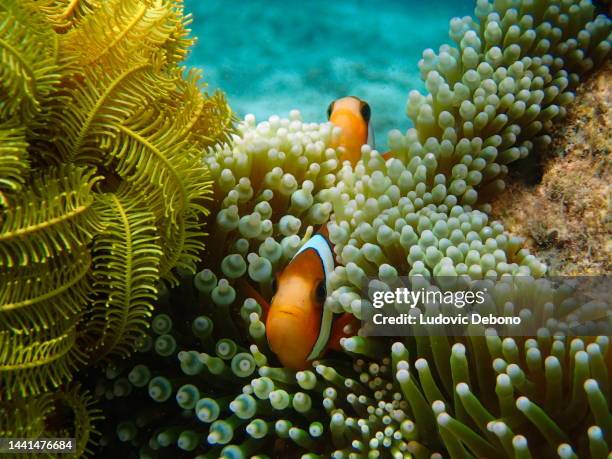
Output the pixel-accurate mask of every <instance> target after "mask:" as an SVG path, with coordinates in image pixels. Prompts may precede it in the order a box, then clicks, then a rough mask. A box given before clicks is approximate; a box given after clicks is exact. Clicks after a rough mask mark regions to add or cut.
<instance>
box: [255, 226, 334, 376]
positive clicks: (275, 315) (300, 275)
mask: <svg viewBox="0 0 612 459" xmlns="http://www.w3.org/2000/svg"><path fill="white" fill-rule="evenodd" d="M333 269H334V262H333V252H332V250H331V247H330V246H329V242H328V241H327V239H326V238H325V237H324V236H322V235H321V234H317V235H315V236H314V237H312V238H311V239H310V240H309V241H308V242H307V243H306V244H305V245H304V246H303V247H302V248H301V249H300V250H299V251H298V253H297V254H296V255H295V256H294V258H293V259H292V260H291V262H290V263H289V264H288V265H287V267H286V268H285V269H284V270H283V271H282V272H281V273H280V274H278V276H277V278H276V279H275V281H274V285H273V290H274V296H273V298H272V302H271V303H270V309H269V311H268V315H267V318H266V335H267V338H268V344H269V345H270V349H271V350H272V351H273V352H274V353H275V354H276V356H277V357H278V359H279V360H280V362H281V363H282V364H283V366H285V367H287V368H291V369H293V370H303V369H306V368H308V367H309V366H310V365H311V361H312V360H313V359H315V358H317V357H319V356H320V355H321V354H322V353H323V351H324V350H325V348H326V346H327V343H328V340H329V336H330V332H331V322H332V317H331V313H329V312H326V310H325V308H324V307H323V305H324V303H325V300H326V298H327V277H328V275H329V273H330V272H331V271H332V270H333Z"/></svg>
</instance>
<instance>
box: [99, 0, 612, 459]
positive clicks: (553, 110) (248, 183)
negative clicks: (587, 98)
mask: <svg viewBox="0 0 612 459" xmlns="http://www.w3.org/2000/svg"><path fill="white" fill-rule="evenodd" d="M594 11H595V10H594V7H593V5H592V4H591V2H589V1H584V0H583V1H580V2H575V1H559V2H543V1H532V0H525V1H521V2H519V1H511V0H508V1H495V2H494V3H493V4H491V3H488V2H486V1H479V2H478V3H477V8H476V16H477V17H478V19H479V22H476V21H475V20H473V19H471V18H463V19H455V20H453V21H452V22H451V38H453V40H454V41H455V42H456V43H457V45H458V48H453V47H450V46H443V47H442V48H441V49H440V52H439V53H438V54H436V53H434V52H433V51H431V50H428V51H426V52H425V53H424V58H423V61H422V62H421V64H420V67H421V70H422V72H423V77H424V79H425V81H426V83H427V88H428V90H429V91H430V94H428V95H425V96H424V95H420V94H417V93H414V92H413V93H411V95H410V101H409V105H408V115H409V116H410V117H411V118H412V119H413V120H414V123H415V128H414V129H411V130H409V131H408V132H407V133H406V134H405V135H403V134H401V133H399V132H397V131H395V132H392V133H391V134H390V138H389V140H390V142H389V143H390V146H391V151H392V159H389V160H387V161H385V160H384V159H383V158H382V157H381V156H380V155H379V153H378V152H376V151H374V150H372V149H371V148H369V147H367V146H366V147H363V155H362V161H360V162H359V163H358V164H357V165H356V166H355V168H351V167H350V166H349V165H348V164H346V163H345V164H344V165H341V164H339V162H338V155H339V153H341V152H338V151H336V150H334V149H333V148H330V145H331V143H330V142H331V139H332V138H333V136H334V131H333V129H332V128H331V126H330V125H329V124H323V125H319V124H308V123H303V122H302V121H301V120H299V118H298V115H297V113H294V114H292V115H291V117H290V119H288V120H284V119H280V118H278V117H272V118H270V119H269V121H267V122H263V123H260V124H259V125H255V120H254V119H253V118H252V117H250V116H249V117H247V118H246V119H245V121H244V122H243V123H242V124H241V125H240V126H239V127H238V133H237V134H236V135H235V136H234V137H233V138H232V139H231V141H230V142H228V143H227V144H225V145H221V146H219V147H215V148H214V149H211V150H209V151H208V153H207V154H206V157H205V162H206V163H207V164H208V166H209V168H210V169H211V172H212V175H213V177H214V181H215V185H214V189H215V196H216V199H217V201H216V202H217V203H218V204H217V206H218V207H217V209H215V212H216V213H214V214H213V215H215V218H216V223H215V224H214V225H215V226H214V229H213V231H212V238H213V241H214V242H213V244H210V245H209V247H210V246H211V245H212V249H211V252H210V254H211V255H210V257H209V258H208V261H207V266H208V267H207V269H205V270H203V271H201V272H200V273H198V274H197V275H196V276H195V277H194V278H193V279H192V277H191V276H190V275H188V274H185V275H184V276H183V278H182V282H181V284H180V286H179V287H178V288H176V289H174V290H172V291H167V292H165V293H164V294H163V295H162V296H161V298H160V305H159V308H158V315H156V316H155V317H154V318H153V320H152V323H151V325H152V326H151V331H150V333H149V336H148V337H147V338H146V339H144V340H142V342H141V343H140V353H139V354H138V355H137V356H136V357H135V358H134V359H132V360H131V361H130V362H122V363H121V364H118V365H114V366H111V367H109V368H108V370H107V371H106V378H105V379H104V380H101V381H99V382H98V385H97V387H96V393H97V394H99V395H101V396H105V397H106V398H107V399H109V400H110V402H109V403H108V404H107V410H108V412H109V413H114V414H113V416H112V418H113V419H117V420H118V422H117V424H116V426H115V427H116V432H110V433H107V435H117V436H118V438H119V439H120V440H122V441H124V442H127V443H128V444H130V445H133V446H135V447H136V448H137V449H138V452H139V454H140V457H141V458H149V457H176V456H177V455H179V454H186V453H184V452H185V451H187V452H190V454H192V455H193V456H194V457H197V458H199V459H203V458H209V457H210V458H213V457H214V458H217V457H224V458H242V457H267V456H272V457H300V456H301V457H304V458H315V457H330V456H331V457H334V458H352V457H372V458H375V457H393V458H402V457H410V456H412V457H414V458H417V459H421V458H441V457H451V458H470V457H508V458H534V459H535V458H546V457H560V458H562V459H565V458H577V457H593V458H596V459H600V458H601V459H603V458H606V457H607V456H608V453H609V450H610V445H612V416H611V415H610V405H609V403H610V397H611V396H612V393H611V392H610V390H611V388H610V368H611V363H610V359H611V358H612V357H611V356H612V352H611V351H610V342H609V341H610V338H609V337H608V336H598V337H591V338H586V337H585V338H570V337H566V336H564V335H563V334H561V333H558V332H560V331H561V332H563V331H567V327H568V326H571V325H572V322H571V321H572V320H575V321H579V320H580V314H582V313H583V312H584V313H588V312H589V311H590V310H591V309H590V308H591V306H589V305H583V304H580V303H578V302H577V300H576V299H574V298H573V296H572V291H571V290H568V289H566V288H565V287H555V286H553V285H552V284H551V283H550V282H549V281H548V280H545V279H538V278H540V277H542V276H543V275H544V274H545V273H546V269H547V268H546V265H545V264H544V263H542V262H541V261H540V260H539V259H538V258H537V257H536V256H534V255H532V254H530V253H529V252H528V251H527V250H526V249H524V248H523V241H522V239H520V238H518V237H515V236H512V235H511V234H509V233H507V232H506V231H505V230H504V226H503V225H502V224H501V223H499V222H494V221H492V220H491V218H490V216H489V213H490V211H491V205H490V202H491V200H492V199H493V198H494V197H495V196H496V195H498V194H499V193H501V192H502V190H503V189H504V186H505V177H506V175H507V173H508V167H511V166H510V164H511V163H512V162H513V161H515V160H517V159H520V158H524V157H526V156H527V155H528V154H530V152H531V151H532V150H533V149H534V148H535V147H536V146H537V145H546V144H549V143H550V141H551V139H550V138H549V137H548V134H547V132H549V130H550V128H551V127H552V121H553V120H556V119H557V118H559V119H560V118H563V117H564V116H565V115H566V111H567V109H566V107H567V105H568V104H569V103H570V102H571V101H572V100H573V92H572V91H573V90H574V89H575V87H576V85H577V84H578V82H579V80H580V77H581V76H582V75H583V74H584V73H586V72H588V71H589V70H591V69H593V68H594V67H596V66H598V65H599V64H601V63H602V62H603V61H605V60H606V59H607V56H608V53H609V50H610V40H609V33H610V21H609V19H608V18H606V17H604V16H598V17H596V18H595V17H594ZM223 196H226V197H225V198H223ZM328 218H329V219H330V223H329V225H328V228H329V232H330V238H331V240H332V242H333V243H334V244H335V251H336V255H337V259H338V261H339V262H340V265H341V266H339V267H337V268H336V270H335V272H334V274H333V276H332V279H331V281H332V284H333V285H334V291H333V292H330V293H331V295H330V297H329V298H328V300H327V302H326V305H325V307H327V308H331V309H333V310H334V312H351V313H353V314H355V315H356V316H357V317H360V315H361V313H362V307H364V305H367V302H364V298H362V296H361V290H360V288H361V286H362V285H363V281H364V279H365V278H367V277H374V278H377V281H378V282H382V283H387V284H393V283H394V282H396V281H397V279H398V277H399V276H413V277H414V276H416V275H418V276H419V279H429V280H431V281H432V282H433V281H434V280H435V279H436V278H437V277H440V276H451V277H457V276H467V278H469V279H471V281H472V282H474V283H478V284H479V285H489V287H490V291H491V292H492V294H491V298H490V301H489V303H488V304H487V307H489V308H490V309H491V311H495V312H497V313H498V314H500V313H501V314H502V315H512V314H518V315H521V316H522V317H524V318H525V319H527V320H529V319H530V316H529V315H530V314H532V315H533V316H534V317H535V316H538V318H543V319H544V320H543V321H542V323H545V324H546V326H544V327H540V328H539V329H537V330H533V334H532V336H531V337H529V336H525V337H504V336H503V335H502V334H498V333H496V332H495V331H494V330H484V328H480V329H478V330H473V332H474V333H471V334H470V336H467V337H463V338H455V337H450V336H438V335H436V334H432V335H431V336H414V337H411V338H404V339H402V340H397V339H396V340H393V339H388V338H371V337H365V336H353V337H350V338H345V339H343V340H342V342H341V344H342V347H343V352H340V353H335V354H329V355H328V356H326V358H325V359H322V360H319V361H315V362H313V367H312V368H311V369H306V370H303V371H298V372H294V371H291V370H289V369H287V368H283V367H280V366H278V363H277V360H276V357H275V356H274V355H273V353H271V352H270V350H269V349H268V343H267V340H266V330H265V324H264V322H263V320H262V317H263V315H264V312H265V311H264V309H265V307H266V302H267V301H269V298H270V293H271V280H272V276H273V275H274V273H276V272H278V271H279V270H280V269H281V268H282V267H283V265H284V264H285V263H286V262H287V261H289V260H290V259H291V257H292V256H293V254H294V253H295V252H296V251H297V250H298V248H299V247H300V245H301V244H302V243H303V242H304V241H305V240H306V238H307V237H309V236H310V230H309V229H308V227H310V226H311V225H320V224H322V223H324V222H326V221H327V219H328ZM494 280H499V282H497V283H494ZM466 282H467V280H466ZM432 288H433V287H432ZM527 306H529V307H527ZM424 312H425V313H427V312H433V311H427V310H424ZM557 313H562V317H564V320H557V319H556V314H557ZM572 314H573V315H572ZM565 320H566V321H567V322H566V321H565ZM507 331H511V330H507ZM128 395H129V397H130V401H131V402H130V404H129V406H126V404H125V402H124V400H125V399H124V398H123V397H126V396H128ZM116 399H118V400H116ZM151 400H153V401H155V402H157V403H153V402H151ZM115 401H116V402H117V403H115ZM134 407H137V410H138V413H139V414H138V415H137V416H136V417H135V418H134V416H133V412H134ZM106 442H107V443H109V440H108V439H107V440H106ZM108 450H109V451H112V450H113V448H112V445H110V444H108ZM178 450H180V451H182V452H179V451H178Z"/></svg>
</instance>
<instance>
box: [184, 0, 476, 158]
mask: <svg viewBox="0 0 612 459" xmlns="http://www.w3.org/2000/svg"><path fill="white" fill-rule="evenodd" d="M185 6H186V8H187V10H188V11H189V12H191V14H192V15H193V17H194V22H193V24H191V29H192V30H193V33H194V35H196V36H197V37H198V39H199V43H200V45H201V46H196V47H195V48H194V49H193V51H192V53H191V55H190V57H189V59H188V61H187V62H188V64H190V65H194V66H197V67H202V68H203V70H204V72H205V75H206V81H207V83H208V84H209V86H210V88H221V89H223V91H224V92H225V93H226V94H227V96H228V99H229V102H230V104H231V105H232V108H233V109H234V110H235V111H236V113H237V114H238V115H239V116H244V115H246V114H248V113H253V114H254V115H255V116H256V118H257V119H258V120H260V121H263V120H265V119H267V118H268V117H269V116H270V115H273V114H277V115H281V116H287V114H288V113H289V111H290V110H293V109H294V108H299V110H300V112H301V113H302V116H303V117H304V119H305V120H308V121H316V122H322V121H325V112H326V110H327V106H328V105H329V103H330V102H331V101H333V100H334V99H337V98H339V97H342V96H346V95H355V96H358V97H360V98H361V99H364V100H366V101H367V102H368V103H369V104H370V105H371V107H372V124H373V126H374V131H375V137H376V143H377V147H379V148H385V147H386V146H387V134H388V132H389V131H390V130H391V129H401V130H402V131H403V130H406V129H407V128H408V127H409V126H410V125H411V124H410V121H409V120H408V119H407V118H406V116H405V111H406V100H407V98H406V95H407V93H406V88H411V89H417V90H423V89H424V84H423V81H422V80H421V76H420V72H419V69H418V66H417V62H418V61H419V59H420V58H421V53H422V51H423V50H424V49H425V48H434V49H436V48H437V47H438V46H440V45H441V44H443V43H445V42H446V41H447V40H448V21H449V18H452V17H455V16H460V17H461V16H465V15H469V14H470V13H471V12H472V10H473V2H472V1H470V0H460V1H440V2H436V3H435V7H433V8H432V5H431V4H430V3H428V2H422V1H416V0H411V1H398V0H384V1H376V2H372V1H352V0H345V1H335V2H326V1H323V0H316V1H311V2H300V1H294V0H292V1H288V2H267V1H265V0H259V1H248V0H242V1H239V2H234V3H233V4H232V8H227V2H224V1H223V0H215V1H205V2H202V1H198V0H188V1H186V2H185ZM219 49H223V50H224V52H221V53H220V52H218V51H216V50H219Z"/></svg>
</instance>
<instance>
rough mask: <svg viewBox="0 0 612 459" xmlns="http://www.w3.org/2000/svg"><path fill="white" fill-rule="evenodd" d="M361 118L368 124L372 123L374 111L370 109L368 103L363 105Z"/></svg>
mask: <svg viewBox="0 0 612 459" xmlns="http://www.w3.org/2000/svg"><path fill="white" fill-rule="evenodd" d="M361 116H362V117H363V119H364V120H365V122H366V123H369V122H370V116H372V110H371V109H370V104H368V103H367V102H363V103H362V104H361Z"/></svg>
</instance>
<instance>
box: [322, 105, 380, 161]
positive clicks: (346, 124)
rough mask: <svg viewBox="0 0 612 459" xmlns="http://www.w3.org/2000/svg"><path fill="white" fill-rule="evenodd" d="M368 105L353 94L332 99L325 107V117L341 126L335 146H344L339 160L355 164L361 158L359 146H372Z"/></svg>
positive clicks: (372, 133)
mask: <svg viewBox="0 0 612 459" xmlns="http://www.w3.org/2000/svg"><path fill="white" fill-rule="evenodd" d="M371 112H372V111H371V109H370V105H369V104H368V103H367V102H365V101H363V100H361V99H359V98H358V97H355V96H348V97H343V98H341V99H337V100H334V101H333V102H332V103H331V104H329V107H328V108H327V118H328V119H329V121H331V123H332V124H333V125H334V126H338V127H340V128H342V133H341V135H340V138H339V140H338V141H337V144H336V145H335V146H341V147H344V155H343V156H342V157H341V158H340V159H341V160H348V161H350V162H351V164H352V165H355V163H357V161H359V159H361V147H362V146H363V145H365V144H368V145H370V146H371V147H372V148H374V131H373V130H372V126H371V124H370V118H371Z"/></svg>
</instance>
